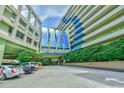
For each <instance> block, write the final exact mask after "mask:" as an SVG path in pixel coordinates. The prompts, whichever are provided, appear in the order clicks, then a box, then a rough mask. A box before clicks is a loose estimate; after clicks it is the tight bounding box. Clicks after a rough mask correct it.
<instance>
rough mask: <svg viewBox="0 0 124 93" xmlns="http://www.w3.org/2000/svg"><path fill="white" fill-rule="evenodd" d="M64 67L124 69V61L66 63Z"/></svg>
mask: <svg viewBox="0 0 124 93" xmlns="http://www.w3.org/2000/svg"><path fill="white" fill-rule="evenodd" d="M64 65H71V66H87V67H101V68H116V69H124V61H113V62H85V63H64Z"/></svg>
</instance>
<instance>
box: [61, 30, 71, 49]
mask: <svg viewBox="0 0 124 93" xmlns="http://www.w3.org/2000/svg"><path fill="white" fill-rule="evenodd" d="M62 36H63V42H64V47H65V49H69V40H68V35H67V33H66V32H65V31H63V32H62Z"/></svg>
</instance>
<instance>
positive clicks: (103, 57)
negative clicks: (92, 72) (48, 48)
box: [64, 39, 124, 62]
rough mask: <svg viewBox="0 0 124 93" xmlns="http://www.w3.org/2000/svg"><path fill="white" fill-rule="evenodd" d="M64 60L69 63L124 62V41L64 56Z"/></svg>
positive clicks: (116, 41) (84, 49)
mask: <svg viewBox="0 0 124 93" xmlns="http://www.w3.org/2000/svg"><path fill="white" fill-rule="evenodd" d="M64 59H65V61H67V62H91V61H94V62H98V61H114V60H124V39H119V40H115V41H113V42H110V43H108V44H106V45H96V46H93V47H87V48H83V49H79V50H77V51H73V52H69V53H67V54H65V55H64Z"/></svg>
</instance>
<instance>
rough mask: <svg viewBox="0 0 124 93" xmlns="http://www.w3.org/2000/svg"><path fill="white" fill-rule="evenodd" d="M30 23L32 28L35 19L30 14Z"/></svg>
mask: <svg viewBox="0 0 124 93" xmlns="http://www.w3.org/2000/svg"><path fill="white" fill-rule="evenodd" d="M30 23H31V24H32V25H33V26H34V24H35V17H34V15H33V14H31V18H30Z"/></svg>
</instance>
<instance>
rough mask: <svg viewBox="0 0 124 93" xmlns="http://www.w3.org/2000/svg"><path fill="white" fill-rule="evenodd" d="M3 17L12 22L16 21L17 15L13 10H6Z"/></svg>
mask: <svg viewBox="0 0 124 93" xmlns="http://www.w3.org/2000/svg"><path fill="white" fill-rule="evenodd" d="M3 15H4V16H5V17H7V18H8V19H9V20H10V21H11V22H14V21H15V18H16V14H15V13H14V12H13V11H12V10H10V11H9V10H8V9H6V8H5V10H4V13H3Z"/></svg>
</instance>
